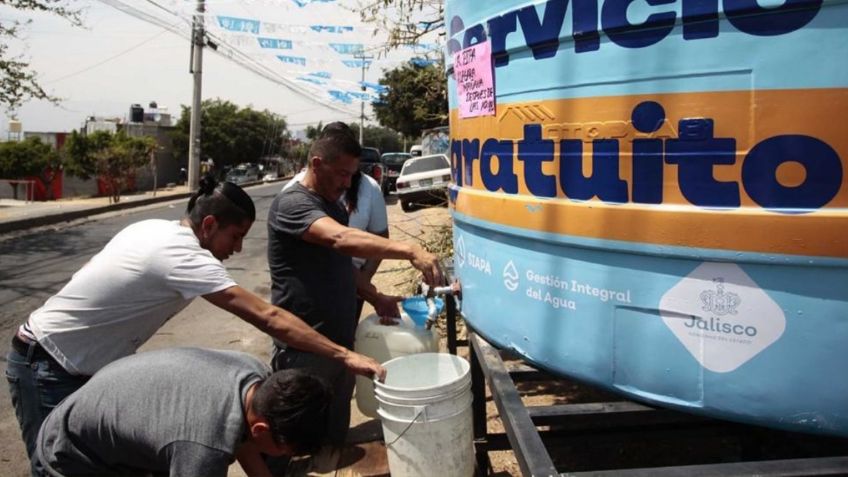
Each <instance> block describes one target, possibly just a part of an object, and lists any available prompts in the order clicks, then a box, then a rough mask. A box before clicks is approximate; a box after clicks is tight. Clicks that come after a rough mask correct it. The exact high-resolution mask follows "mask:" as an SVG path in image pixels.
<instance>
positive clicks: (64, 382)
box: [6, 346, 88, 475]
mask: <svg viewBox="0 0 848 477" xmlns="http://www.w3.org/2000/svg"><path fill="white" fill-rule="evenodd" d="M6 381H8V383H9V396H11V398H12V406H13V407H14V408H15V416H17V418H18V424H19V425H20V427H21V435H22V436H23V439H24V443H25V444H26V450H27V455H28V456H29V458H30V461H33V456H34V454H35V440H36V437H38V430H39V429H40V428H41V423H42V422H44V419H45V418H46V417H47V414H49V413H50V411H51V410H52V409H53V408H54V407H56V405H58V404H59V403H60V402H61V401H62V400H63V399H65V397H67V396H68V395H70V394H71V393H73V392H74V391H76V390H77V389H79V388H80V387H82V385H83V384H85V382H86V381H88V376H75V375H72V374H70V373H68V372H67V371H65V368H63V367H62V366H61V365H59V363H57V362H56V361H55V360H54V359H53V358H51V357H49V356H46V353H45V352H44V351H43V350H39V349H38V348H37V346H29V351H28V352H27V354H26V355H24V354H21V353H19V352H18V351H17V350H15V348H12V350H11V351H9V354H8V355H7V356H6ZM36 474H37V469H36V463H35V462H33V475H36Z"/></svg>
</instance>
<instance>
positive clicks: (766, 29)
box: [447, 0, 822, 67]
mask: <svg viewBox="0 0 848 477" xmlns="http://www.w3.org/2000/svg"><path fill="white" fill-rule="evenodd" d="M569 3H571V15H570V16H571V26H570V31H568V30H566V31H563V29H564V27H565V28H569V26H568V25H567V24H566V22H565V18H566V13H567V12H568V7H569ZM632 3H633V0H605V1H602V0H572V1H571V2H569V1H568V0H548V1H546V2H545V3H544V14H543V15H542V17H541V18H539V12H540V9H537V8H536V4H535V2H534V3H531V4H529V5H526V6H522V7H521V8H518V9H516V10H512V11H508V12H506V13H504V14H502V15H499V16H496V17H492V18H489V19H488V20H486V22H485V26H484V25H483V24H482V23H480V24H476V25H472V26H470V27H469V28H467V29H466V28H465V22H464V21H463V20H462V18H460V17H459V16H454V17H453V18H452V19H451V21H450V36H451V39H450V40H449V41H448V45H447V49H448V53H449V54H450V55H453V53H455V52H457V51H460V50H462V49H463V48H468V47H469V46H472V45H474V44H476V43H480V42H482V41H486V40H489V41H491V44H492V58H493V59H494V64H495V66H496V67H501V66H506V65H508V64H509V55H510V53H509V51H514V50H515V48H514V47H507V37H509V36H510V35H511V34H515V32H516V31H517V29H518V26H519V25H520V26H521V32H522V33H523V42H524V44H525V45H526V46H527V47H528V48H529V49H530V50H531V51H532V53H533V58H534V59H536V60H541V59H545V58H552V57H554V56H556V54H557V51H558V50H559V46H560V42H561V41H569V40H568V39H566V38H567V37H569V36H570V37H571V40H573V43H574V52H575V53H588V52H592V51H597V50H599V49H600V48H601V45H602V44H604V45H606V44H607V42H602V41H601V31H603V34H604V35H605V36H606V38H608V39H609V43H610V44H614V45H617V46H620V47H623V48H645V47H648V46H651V45H654V44H656V43H658V42H660V41H661V40H662V39H664V38H665V37H667V36H668V35H669V34H670V33H671V31H672V30H673V29H674V27H675V25H677V24H681V25H682V37H683V40H685V41H691V40H702V39H707V38H715V37H717V36H718V35H719V33H720V32H726V30H723V29H721V28H720V26H719V23H720V18H722V17H726V18H727V21H728V22H730V24H731V25H733V27H734V28H736V29H737V30H738V31H740V32H742V33H746V34H748V35H756V36H777V35H785V34H787V33H791V32H793V31H796V30H798V29H800V28H803V27H804V26H806V25H807V24H808V23H810V21H812V20H813V18H815V16H816V15H817V14H818V13H819V10H821V6H822V0H785V1H783V2H768V3H769V5H761V3H764V2H759V1H758V0H723V1H722V2H719V1H718V0H712V1H703V0H648V1H647V3H648V4H649V5H650V6H653V7H655V9H656V11H654V12H652V13H650V14H649V15H647V17H646V18H645V20H644V21H643V22H641V23H633V22H631V19H630V18H629V16H628V9H629V8H630V6H631V4H632ZM719 3H721V5H719ZM773 3H777V4H778V5H772V4H773ZM678 4H679V6H678ZM678 10H679V13H678ZM678 16H679V18H678ZM599 21H600V27H601V28H600V29H599V28H598V23H599ZM460 34H461V35H460Z"/></svg>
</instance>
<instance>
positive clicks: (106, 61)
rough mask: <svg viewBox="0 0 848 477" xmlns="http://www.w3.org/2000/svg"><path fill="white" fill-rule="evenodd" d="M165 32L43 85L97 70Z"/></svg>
mask: <svg viewBox="0 0 848 477" xmlns="http://www.w3.org/2000/svg"><path fill="white" fill-rule="evenodd" d="M166 31H168V30H167V29H166V28H165V29H162V30H161V31H159V32H158V33H156V34H155V35H153V36H151V37H150V38H147V39H145V40H144V41H142V42H141V43H138V44H137V45H133V46H131V47H129V48H127V49H126V50H124V51H121V52H120V53H117V54H115V55H113V56H110V57H109V58H106V59H105V60H103V61H99V62H97V63H95V64H93V65H90V66H87V67H85V68H83V69H81V70H79V71H75V72H73V73H69V74H67V75H65V76H60V77H58V78H56V79H51V80H47V81H45V82H44V84H50V83H55V82H57V81H61V80H64V79H68V78H71V77H74V76H77V75H80V74H82V73H85V72H86V71H90V70H93V69H94V68H97V67H98V66H100V65H103V64H105V63H108V62H110V61H112V60H114V59H115V58H118V57H121V56H123V55H126V54H127V53H129V52H131V51H133V50H135V49H136V48H139V47H141V46H143V45H145V44H146V43H147V42H149V41H152V40H154V39H155V38H158V37H159V36H161V35H162V34H163V33H165V32H166Z"/></svg>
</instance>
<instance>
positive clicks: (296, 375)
mask: <svg viewBox="0 0 848 477" xmlns="http://www.w3.org/2000/svg"><path fill="white" fill-rule="evenodd" d="M331 398H332V392H331V391H330V387H329V386H328V385H327V384H326V383H325V382H324V380H322V379H320V378H318V377H316V376H313V375H310V374H307V373H306V372H304V371H301V370H295V369H285V370H282V371H277V372H276V373H274V374H272V375H271V376H269V377H268V379H266V380H265V381H264V382H262V384H260V385H259V388H258V389H257V390H256V393H255V394H254V396H253V403H252V405H253V409H254V410H255V411H256V413H257V414H258V415H259V416H261V417H262V418H264V419H265V420H266V421H267V422H268V426H269V427H270V430H271V436H272V437H273V438H274V441H275V442H276V443H277V444H288V445H290V446H292V447H293V448H294V451H295V453H298V454H300V453H309V452H313V451H315V450H317V449H318V448H319V447H320V446H321V445H322V444H323V443H324V441H325V439H326V437H327V416H328V410H329V406H330V399H331Z"/></svg>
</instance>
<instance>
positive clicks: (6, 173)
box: [0, 137, 62, 199]
mask: <svg viewBox="0 0 848 477" xmlns="http://www.w3.org/2000/svg"><path fill="white" fill-rule="evenodd" d="M61 170H62V158H61V156H59V154H58V153H57V152H56V151H55V150H53V148H52V147H51V146H50V145H49V144H46V143H43V142H41V139H39V138H37V137H30V138H27V139H25V140H23V141H20V142H16V141H9V142H3V143H0V177H2V178H3V179H12V180H21V179H26V178H28V177H37V178H38V179H40V180H41V182H42V183H43V184H44V186H45V187H46V188H47V193H48V195H49V194H52V193H53V188H52V187H51V186H52V184H53V180H54V179H55V178H56V177H57V176H58V175H59V172H60V171H61ZM18 185H19V184H15V183H12V184H11V186H12V194H13V197H14V198H15V199H17V198H18Z"/></svg>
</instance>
